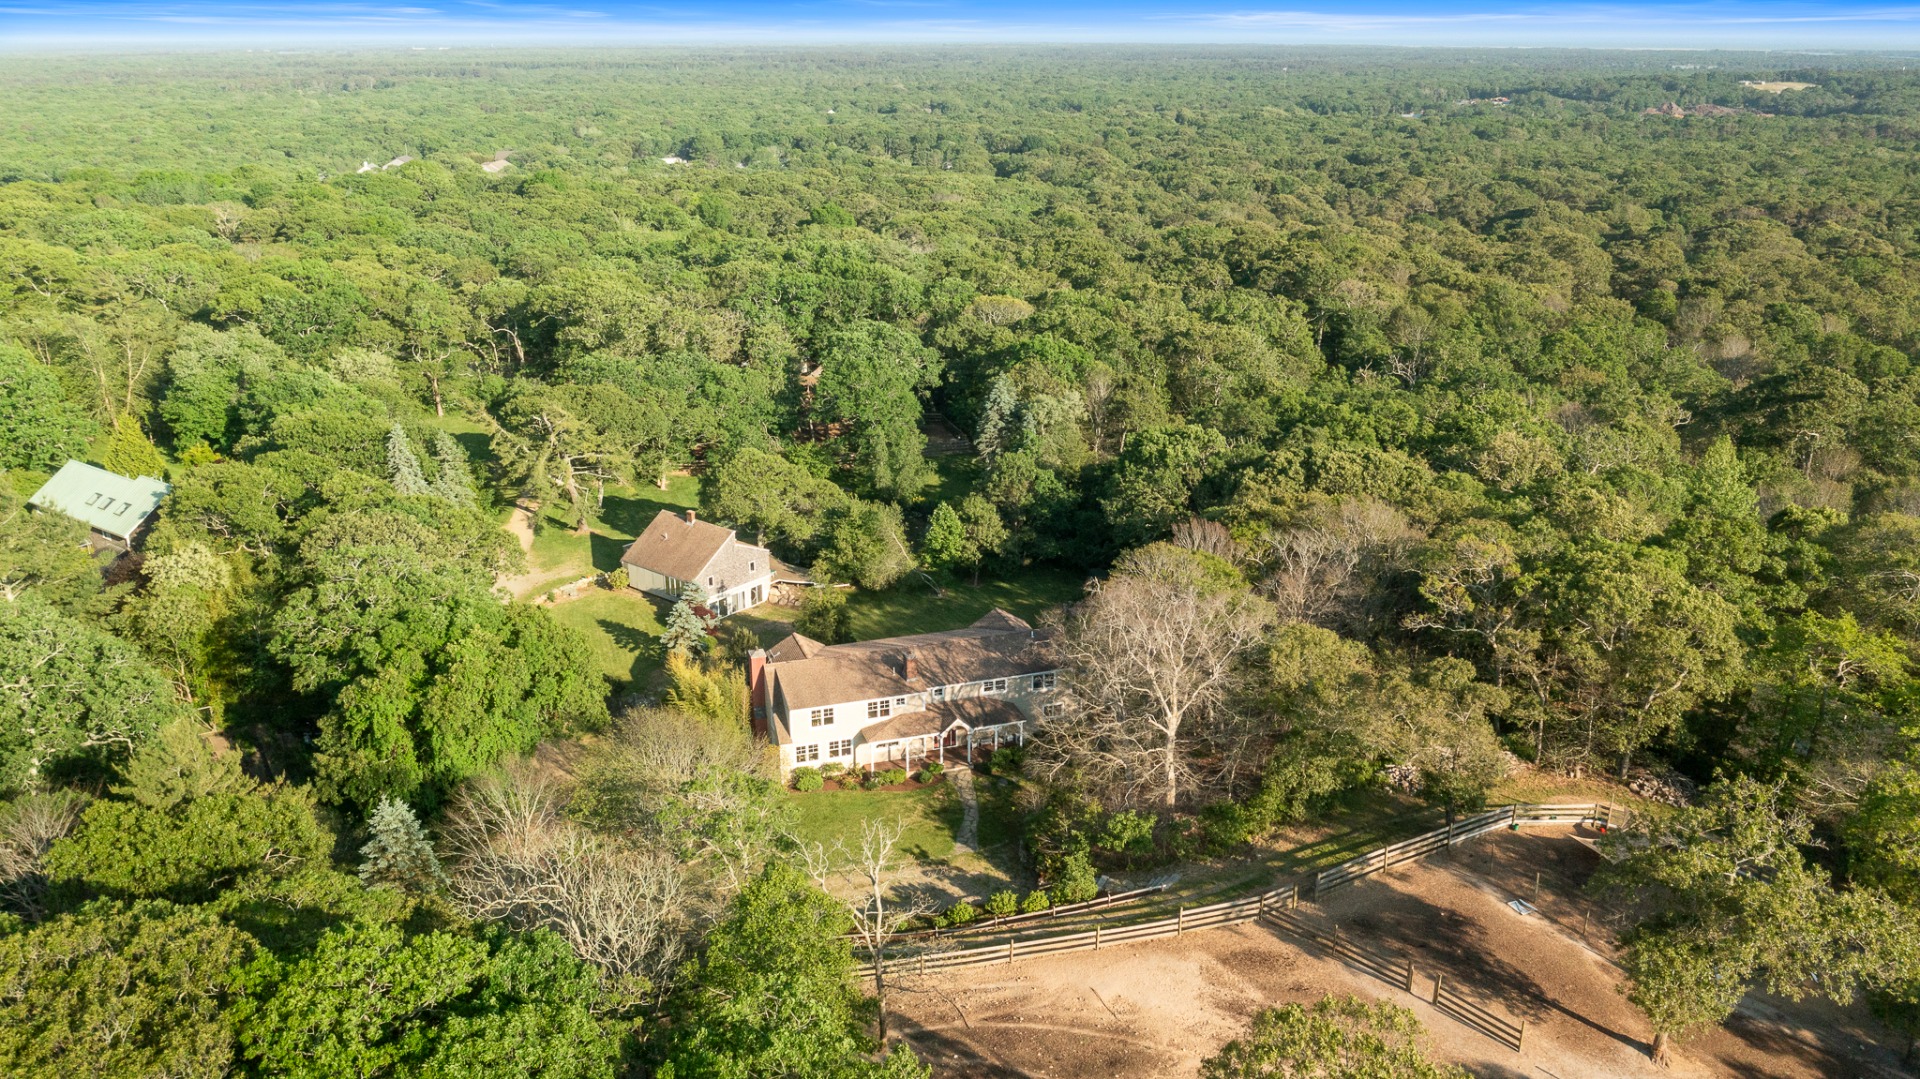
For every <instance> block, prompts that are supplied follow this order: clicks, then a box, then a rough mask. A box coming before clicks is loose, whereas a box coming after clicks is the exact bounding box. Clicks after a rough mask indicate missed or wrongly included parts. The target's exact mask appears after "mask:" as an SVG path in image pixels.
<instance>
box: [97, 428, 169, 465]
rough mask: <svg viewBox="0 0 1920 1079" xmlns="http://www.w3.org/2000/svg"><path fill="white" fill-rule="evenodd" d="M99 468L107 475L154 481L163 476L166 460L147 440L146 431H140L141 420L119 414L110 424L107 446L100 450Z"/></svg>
mask: <svg viewBox="0 0 1920 1079" xmlns="http://www.w3.org/2000/svg"><path fill="white" fill-rule="evenodd" d="M100 467H101V468H104V469H106V470H107V471H108V472H117V473H119V474H120V475H122V476H152V477H154V478H155V479H158V478H160V477H161V476H164V475H166V473H167V462H166V458H164V457H161V456H160V451H159V450H157V449H155V448H154V447H153V443H152V442H150V441H148V440H147V435H146V432H144V431H142V430H140V421H139V420H136V419H134V418H133V417H132V416H130V415H122V416H121V417H120V418H119V419H117V420H114V421H113V434H112V435H110V436H108V438H107V444H106V447H105V448H104V449H102V450H101V451H100Z"/></svg>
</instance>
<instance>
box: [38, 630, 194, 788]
mask: <svg viewBox="0 0 1920 1079" xmlns="http://www.w3.org/2000/svg"><path fill="white" fill-rule="evenodd" d="M0 685H6V686H11V687H17V688H15V689H10V690H9V691H8V692H6V693H0V789H7V790H21V789H26V788H30V787H35V786H38V785H40V784H42V783H44V782H46V781H47V780H48V779H49V777H50V776H51V775H52V774H55V773H57V772H59V771H60V770H62V769H65V768H71V767H77V766H81V765H84V764H86V763H88V762H93V763H96V764H100V763H109V762H112V761H115V760H118V759H119V758H121V757H123V756H124V755H125V754H126V753H128V752H129V751H131V750H132V749H133V748H134V747H135V746H138V745H139V744H140V743H142V742H144V741H146V739H147V738H148V737H150V736H151V735H152V734H153V732H154V731H156V730H158V729H159V728H160V727H161V726H163V725H164V724H165V723H167V722H168V721H169V720H172V719H174V718H175V717H177V716H178V715H179V714H180V707H179V704H178V703H177V702H176V700H175V698H174V693H173V687H172V686H171V685H169V684H168V682H167V680H166V678H165V677H163V676H162V675H161V674H160V672H158V671H156V670H154V668H153V666H152V665H151V664H149V663H148V662H147V661H146V660H145V659H144V658H143V657H142V656H141V655H140V653H139V651H138V650H136V649H135V648H134V647H133V646H132V645H129V644H127V643H126V642H125V641H122V640H121V639H119V638H118V637H115V636H113V635H111V634H108V633H105V632H103V631H101V630H99V629H95V628H94V627H93V626H91V625H88V624H87V623H85V622H81V621H78V620H76V619H73V618H69V617H67V616H65V615H62V614H59V613H58V612H56V611H54V610H52V609H50V608H48V607H46V606H44V605H42V604H39V603H36V602H34V601H33V600H32V599H31V598H29V599H26V600H22V601H18V602H12V603H4V602H0Z"/></svg>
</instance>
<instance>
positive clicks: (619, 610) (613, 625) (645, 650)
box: [548, 590, 663, 689]
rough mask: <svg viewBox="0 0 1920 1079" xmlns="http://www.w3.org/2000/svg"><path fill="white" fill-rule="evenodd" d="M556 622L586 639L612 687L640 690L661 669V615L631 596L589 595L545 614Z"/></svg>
mask: <svg viewBox="0 0 1920 1079" xmlns="http://www.w3.org/2000/svg"><path fill="white" fill-rule="evenodd" d="M548 610H550V611H551V612H553V619H554V621H556V622H558V623H560V624H561V625H563V626H572V627H574V628H575V629H578V630H580V631H581V632H583V633H585V634H586V636H587V640H588V642H589V644H590V646H591V648H592V653H593V662H594V666H595V667H596V668H598V669H599V670H600V672H601V673H602V674H605V675H606V676H607V678H608V680H609V681H611V682H612V683H614V687H615V688H616V689H619V688H621V687H623V686H627V685H631V686H633V687H636V688H639V687H644V686H645V685H646V684H647V683H648V682H649V681H651V680H652V678H653V675H654V673H655V672H657V671H658V670H659V669H660V665H661V663H662V662H663V655H662V653H661V650H660V630H661V625H660V616H661V611H660V608H659V606H658V605H657V604H656V601H654V600H650V599H648V598H647V597H645V596H643V595H641V594H640V593H638V592H634V591H630V590H629V591H622V592H604V591H603V592H589V593H588V594H587V595H585V596H582V597H581V598H579V599H576V600H569V601H567V602H565V603H556V604H554V605H553V606H552V607H550V608H548Z"/></svg>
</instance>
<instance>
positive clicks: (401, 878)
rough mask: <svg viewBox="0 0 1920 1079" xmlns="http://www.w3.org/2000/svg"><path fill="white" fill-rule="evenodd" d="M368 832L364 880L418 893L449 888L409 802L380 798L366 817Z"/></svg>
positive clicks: (363, 850) (362, 854)
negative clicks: (371, 812) (378, 802)
mask: <svg viewBox="0 0 1920 1079" xmlns="http://www.w3.org/2000/svg"><path fill="white" fill-rule="evenodd" d="M367 832H368V838H367V842H366V845H365V846H362V847H361V848H360V879H361V880H363V881H365V882H366V883H368V884H371V885H387V886H390V887H395V888H400V889H402V890H404V891H416V892H424V891H431V890H433V889H435V888H441V887H445V886H446V883H447V875H446V874H445V873H443V872H441V870H440V858H439V856H438V855H436V854H434V852H433V843H432V842H431V841H429V840H428V839H427V833H426V830H425V829H423V828H421V827H420V821H419V819H418V818H416V817H415V816H414V815H413V808H412V807H411V806H409V805H407V803H405V802H401V801H397V800H395V799H392V798H382V799H380V804H379V805H377V806H375V807H374V810H373V815H372V816H370V817H368V818H367Z"/></svg>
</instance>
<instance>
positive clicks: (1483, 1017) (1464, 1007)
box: [1407, 971, 1527, 1053]
mask: <svg viewBox="0 0 1920 1079" xmlns="http://www.w3.org/2000/svg"><path fill="white" fill-rule="evenodd" d="M1407 992H1409V993H1411V992H1413V975H1412V973H1411V971H1409V973H1408V975H1407ZM1433 1006H1434V1009H1435V1010H1437V1011H1440V1012H1443V1013H1445V1014H1446V1015H1449V1016H1452V1017H1453V1018H1454V1019H1457V1020H1459V1021H1460V1022H1461V1023H1464V1024H1466V1025H1467V1026H1469V1027H1472V1028H1473V1029H1475V1030H1477V1031H1479V1032H1480V1033H1482V1034H1485V1035H1486V1036H1487V1037H1489V1038H1492V1039H1493V1040H1494V1041H1497V1042H1499V1043H1500V1044H1501V1045H1504V1046H1506V1047H1507V1048H1509V1049H1511V1050H1513V1051H1514V1052H1516V1053H1518V1052H1519V1051H1520V1046H1521V1045H1523V1044H1524V1043H1525V1042H1526V1040H1527V1021H1526V1020H1525V1019H1522V1020H1519V1021H1518V1022H1515V1021H1514V1020H1511V1019H1502V1018H1501V1017H1500V1016H1498V1015H1495V1014H1494V1013H1493V1012H1490V1011H1488V1010H1487V1009H1486V1008H1484V1007H1482V1006H1481V1005H1479V1004H1476V1003H1475V1002H1474V1001H1473V1000H1472V999H1470V998H1468V997H1467V996H1465V995H1464V994H1462V993H1461V992H1460V991H1459V990H1458V989H1456V988H1454V987H1453V986H1451V985H1448V984H1447V976H1446V975H1445V974H1440V975H1436V976H1435V978H1434V981H1433Z"/></svg>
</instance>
